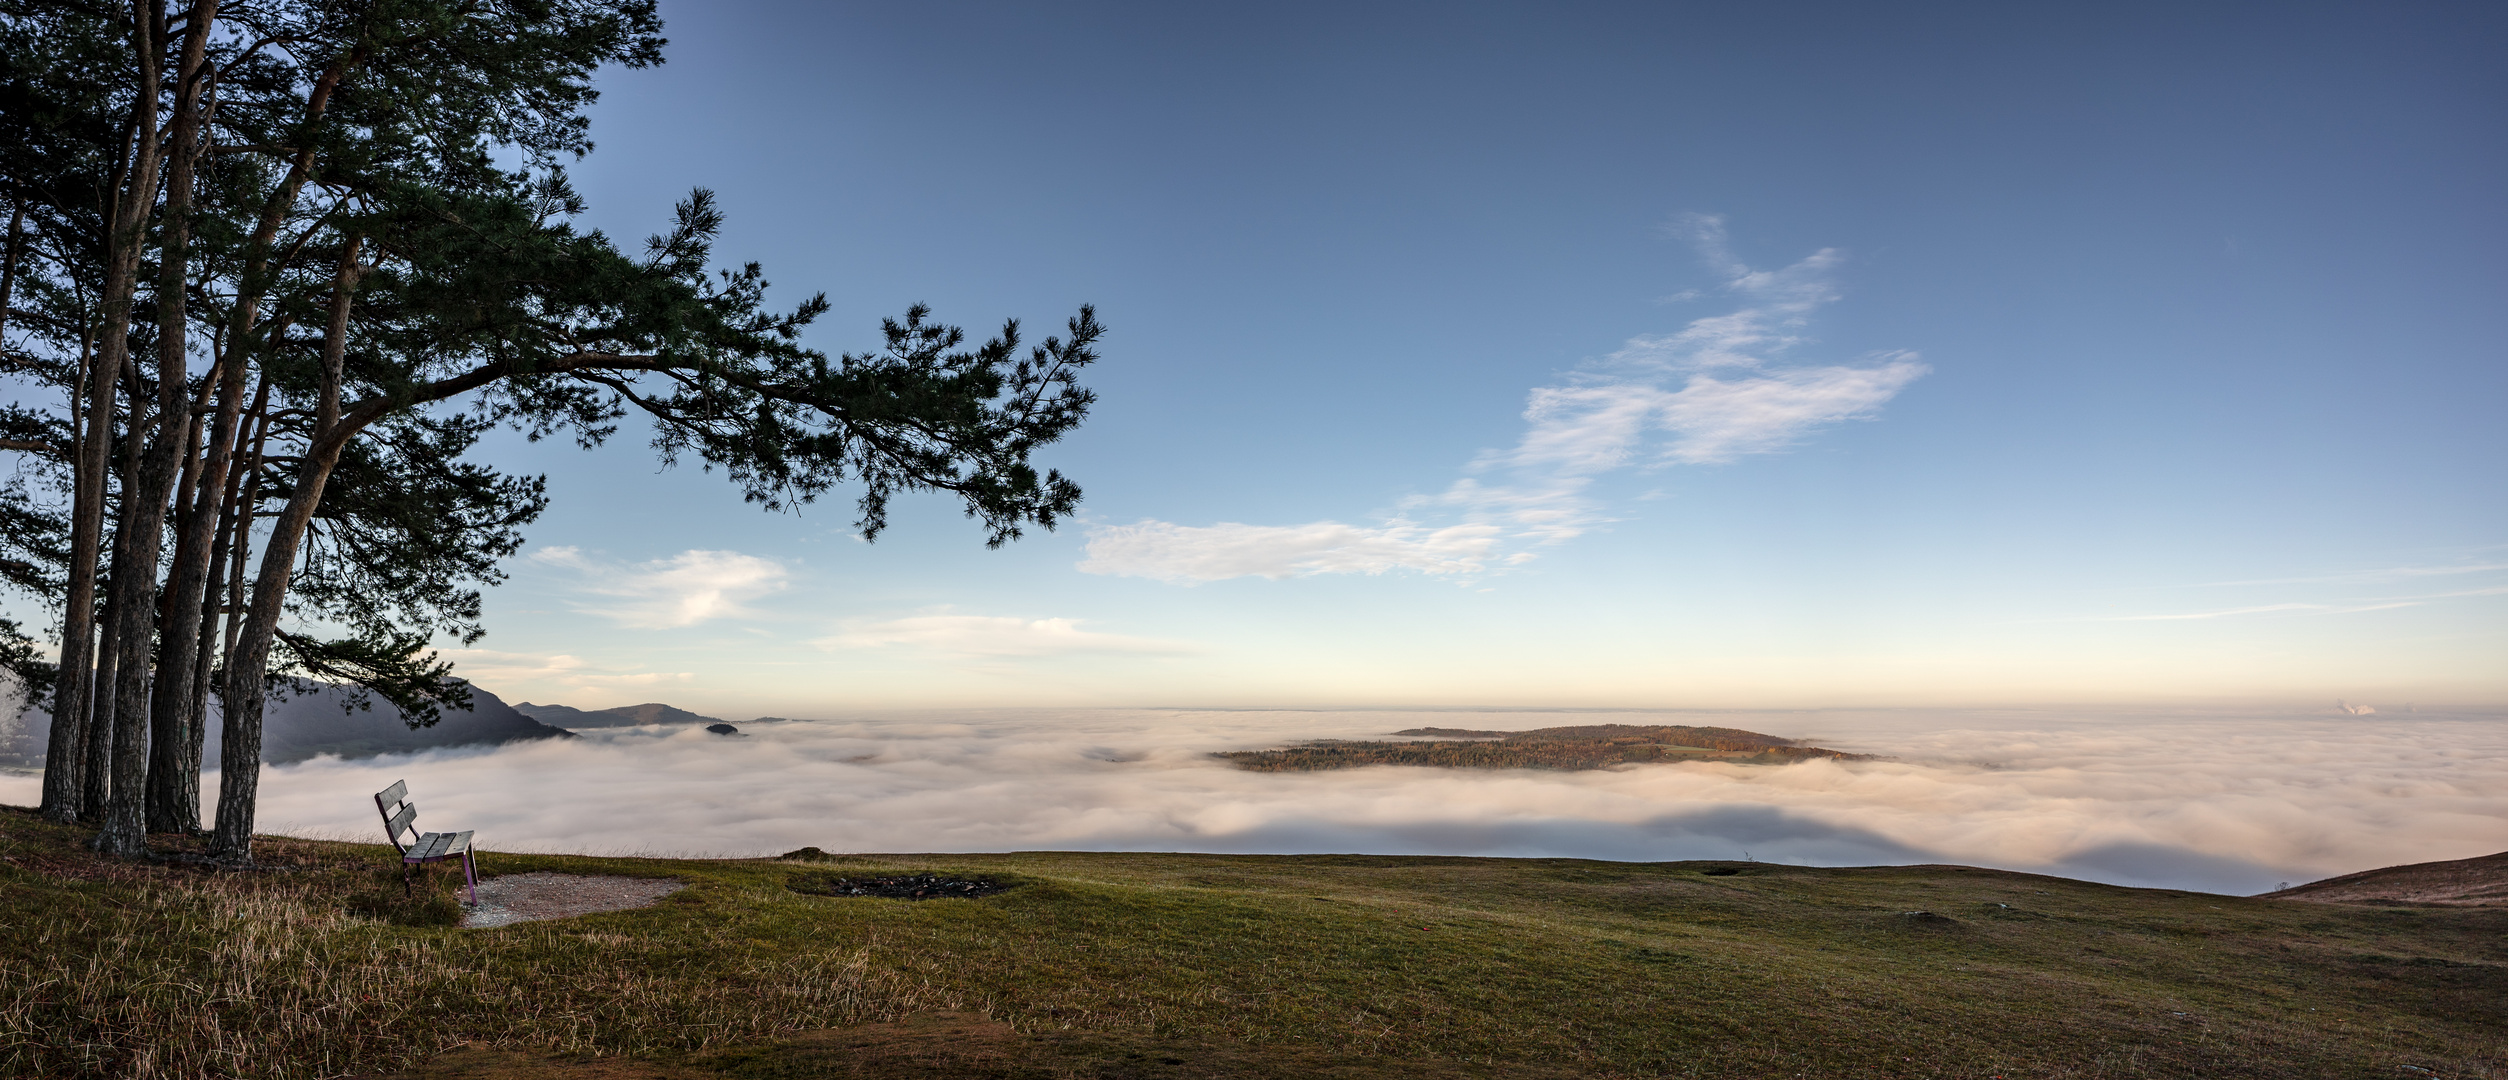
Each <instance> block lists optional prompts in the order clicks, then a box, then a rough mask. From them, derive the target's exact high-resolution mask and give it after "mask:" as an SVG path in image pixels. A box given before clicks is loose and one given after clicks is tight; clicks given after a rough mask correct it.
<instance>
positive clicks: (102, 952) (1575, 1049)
mask: <svg viewBox="0 0 2508 1080" xmlns="http://www.w3.org/2000/svg"><path fill="white" fill-rule="evenodd" d="M80 838H81V834H80V833H78V832H77V831H76V830H68V829H58V828H54V827H51V826H47V825H44V824H43V823H41V822H40V821H38V820H37V819H35V818H34V816H33V815H32V814H30V813H27V812H25V811H21V810H0V927H4V928H5V932H0V1075H7V1076H47V1077H50V1076H64V1077H66V1076H82V1075H95V1076H106V1075H111V1076H136V1077H191V1076H254V1077H261V1076H270V1077H280V1076H286V1077H303V1076H339V1075H348V1074H360V1073H377V1072H384V1071H389V1070H392V1069H397V1068H410V1067H416V1069H417V1071H415V1072H413V1073H410V1074H409V1075H413V1076H430V1077H435V1076H441V1077H450V1076H454V1075H462V1076H481V1077H485V1076H490V1075H494V1076H521V1075H535V1076H538V1075H570V1076H573V1075H580V1076H584V1077H592V1076H614V1077H629V1076H637V1077H645V1076H688V1077H754V1078H771V1077H802V1076H855V1075H862V1076H872V1075H878V1076H883V1077H900V1076H926V1075H929V1076H940V1075H951V1076H999V1077H1012V1076H1021V1077H1025V1076H1037V1077H1045V1076H1091V1077H1118V1076H1120V1077H1132V1076H1142V1077H1147V1076H1176V1077H1188V1076H1189V1077H1223V1076H1225V1077H1239V1076H1243V1077H1251V1076H1282V1075H1314V1076H1341V1077H1354V1078H1355V1077H1404V1078H1406V1080H1419V1078H1436V1077H1465V1076H1472V1077H1484V1076H1485V1077H1498V1076H1508V1077H1518V1076H1545V1075H1560V1076H1564V1075H1576V1076H1706V1077H1723V1076H1816V1077H1976V1078H1980V1080H1982V1078H1985V1077H1995V1076H2000V1077H2005V1078H2007V1080H2019V1078H2022V1077H2132V1076H2155V1077H2156V1076H2166V1077H2177V1076H2188V1077H2191V1076H2204V1077H2292V1076H2333V1077H2348V1076H2359V1077H2372V1076H2374V1077H2382V1078H2392V1077H2398V1076H2432V1075H2436V1076H2444V1077H2460V1078H2471V1077H2497V1076H2501V1075H2503V1073H2504V1072H2508V935H2503V931H2508V909H2503V908H2465V907H2452V908H2450V907H2411V906H2351V905H2328V904H2314V903H2292V902H2283V901H2271V900H2255V899H2241V898H2233V897H2223V896H2210V895H2203V894H2190V893H2180V892H2170V891H2157V890H2136V889H2124V888H2115V887H2109V886H2102V885H2093V884H2087V883H2083V882H2077V881H2069V880H2064V879H2058V878H2048V877H2038V876H2032V875H2027V874H2013V873H2003V872H1997V871H1988V870H1977V869H1968V868H1961V867H1949V866H1916V867H1892V868H1861V869H1806V868H1796V867H1781V866H1773V865H1765V864H1734V863H1657V864H1626V863H1604V862H1590V861H1583V860H1572V859H1532V860H1519V859H1466V858H1384V857H1362V856H1331V855H1317V856H1278V857H1262V856H1213V855H1159V854H1100V853H1085V854H1084V853H1016V854H1005V855H949V856H880V857H860V858H838V859H832V860H825V861H777V860H749V861H687V860H647V859H593V858H576V857H567V856H540V855H500V854H490V855H487V856H485V857H484V858H483V859H482V860H481V861H482V863H483V869H484V870H485V871H486V872H489V873H492V874H493V873H513V872H522V871H530V870H551V871H563V872H570V873H624V874H634V875H638V876H648V877H651V876H661V877H673V878H677V879H680V880H682V881H685V882H687V883H688V886H689V887H688V888H687V889H685V890H683V891H681V892H679V893H677V894H674V895H673V896H672V897H670V898H669V899H667V900H666V901H664V902H663V903H662V904H660V905H658V906H656V907H652V908H647V909H642V910H636V911H627V912H618V913H612V914H606V915H595V916H586V917H582V918H576V919H568V920H560V921H553V922H542V923H529V924H523V925H517V926H512V927H507V928H502V929H496V930H485V931H464V930H455V929H447V928H439V927H425V926H405V925H397V924H395V923H393V922H391V921H389V919H388V918H386V917H379V916H392V915H394V914H396V913H397V914H398V915H399V916H401V917H404V918H409V917H419V916H423V915H424V913H425V912H424V909H423V905H395V904H393V903H392V902H391V897H392V894H394V893H397V892H398V886H397V884H392V885H391V886H390V887H389V889H388V890H385V891H382V892H378V891H377V890H378V886H379V884H381V883H382V882H386V881H389V880H390V878H389V871H388V870H386V869H383V868H386V867H388V866H389V865H390V864H389V860H388V858H387V857H386V856H387V855H388V849H379V848H371V847H361V846H358V845H347V844H331V843H319V842H312V841H286V840H269V841H264V845H265V846H264V853H265V858H266V859H267V860H268V861H269V862H271V863H273V864H276V865H279V866H281V867H284V869H279V870H273V871H268V872H261V873H252V874H232V873H207V872H202V871H197V870H189V869H184V868H181V867H177V866H134V865H129V864H116V863H105V862H101V861H98V860H96V859H94V858H93V857H91V856H88V855H87V854H86V853H85V852H84V851H83V850H81V849H80V848H79V847H78V840H79V839H80ZM169 842H170V841H169ZM908 871H917V872H919V871H935V872H942V873H948V874H972V875H982V876H985V877H989V878H993V879H995V880H998V881H1002V882H1005V883H1013V884H1015V886H1016V887H1014V888H1012V889H1010V890H1009V891H1006V892H1003V893H1000V894H998V895H994V896H989V897H986V898H983V899H980V900H962V899H943V900H931V901H923V902H900V901H891V900H876V899H855V898H838V897H830V896H819V895H808V894H805V893H800V892H795V891H793V890H792V889H791V888H790V887H789V885H790V884H791V883H792V882H793V881H794V879H795V878H796V877H799V878H802V879H804V881H805V883H806V881H808V880H810V879H813V878H824V877H826V876H827V875H829V874H831V873H844V874H868V873H874V872H876V873H894V872H908ZM379 872H381V873H382V874H383V875H384V876H383V877H380V878H379V877H378V873H379ZM352 909H355V910H363V911H367V912H370V914H356V913H354V912H353V910H352ZM1910 911H1926V912H1931V913H1933V915H1934V917H1911V916H1909V915H1907V914H1905V913H1907V912H1910ZM940 1011H956V1012H960V1013H963V1014H973V1016H974V1018H975V1019H977V1020H989V1021H991V1022H994V1023H996V1024H1006V1025H1007V1027H997V1028H995V1029H994V1030H995V1031H996V1033H997V1034H998V1033H1005V1032H1006V1033H1008V1034H1002V1036H1001V1038H994V1039H990V1040H989V1041H988V1039H986V1038H977V1037H974V1036H972V1035H965V1036H947V1037H944V1038H940V1039H939V1040H938V1041H931V1040H927V1043H928V1044H929V1045H930V1046H932V1047H940V1048H944V1049H946V1053H942V1052H941V1051H940V1050H934V1051H933V1052H934V1053H941V1057H940V1058H931V1057H929V1055H926V1057H925V1058H914V1059H913V1060H918V1061H926V1062H927V1063H929V1062H930V1061H940V1062H942V1064H938V1065H933V1066H932V1068H931V1069H929V1070H920V1067H915V1068H909V1067H906V1066H905V1065H898V1066H897V1067H895V1068H883V1069H879V1070H873V1071H864V1069H865V1068H866V1067H867V1066H866V1064H865V1063H866V1062H867V1061H869V1060H870V1058H869V1057H866V1055H871V1056H876V1055H878V1054H880V1053H884V1052H885V1051H882V1050H880V1049H879V1047H880V1046H883V1045H888V1044H887V1043H882V1042H881V1039H883V1038H887V1036H879V1037H872V1036H867V1035H866V1036H856V1035H847V1034H845V1033H842V1032H839V1033H836V1034H833V1035H831V1034H829V1033H828V1032H827V1030H826V1029H847V1030H848V1031H851V1032H856V1033H859V1032H871V1031H875V1030H889V1029H887V1028H863V1027H854V1025H866V1024H869V1025H878V1024H881V1023H883V1022H888V1021H896V1020H899V1019H900V1018H912V1017H914V1016H915V1015H917V1014H929V1013H933V1012H940ZM911 1023H912V1020H911V1019H909V1024H911ZM891 1027H892V1028H893V1027H895V1025H891ZM897 1030H906V1029H904V1028H897ZM812 1032H817V1034H812ZM897 1038H898V1039H904V1038H906V1036H898V1037H897ZM831 1040H833V1041H831ZM1004 1040H1008V1041H1004ZM894 1041H895V1040H891V1042H894ZM908 1041H911V1040H908ZM463 1045H469V1046H473V1047H497V1048H505V1049H508V1050H514V1051H524V1052H527V1053H528V1055H530V1056H528V1057H526V1058H519V1059H501V1060H507V1061H508V1063H509V1064H510V1062H511V1061H515V1060H521V1061H538V1062H541V1063H542V1064H541V1065H540V1066H538V1067H536V1068H537V1071H524V1072H515V1071H510V1070H508V1071H497V1068H501V1066H499V1067H490V1066H491V1065H492V1064H493V1063H490V1064H486V1065H483V1064H480V1061H481V1060H484V1059H477V1058H475V1057H472V1058H464V1057H462V1056H460V1055H456V1056H455V1057H452V1058H437V1055H439V1054H442V1053H443V1052H445V1051H447V1050H449V1049H452V1048H454V1047H458V1046H463ZM899 1045H902V1043H900V1044H899ZM917 1045H924V1044H917ZM987 1047H990V1048H991V1049H986V1048H987ZM1005 1048H1006V1049H1005ZM978 1051H982V1053H985V1054H991V1055H992V1056H991V1057H981V1059H980V1060H979V1059H978V1057H980V1055H978V1057H967V1056H965V1055H971V1054H977V1053H978ZM471 1053H472V1054H473V1055H475V1054H477V1053H478V1051H472V1052H471ZM900 1053H902V1051H901V1052H900ZM552 1054H554V1055H561V1056H565V1055H571V1056H573V1057H574V1058H578V1059H581V1058H594V1057H597V1058H598V1059H599V1061H598V1062H596V1063H594V1064H591V1065H572V1066H570V1065H564V1064H562V1063H559V1064H550V1063H549V1061H548V1059H547V1058H545V1055H552ZM951 1054H957V1055H960V1056H959V1057H955V1058H953V1057H950V1056H949V1055H951ZM911 1057H912V1055H907V1056H905V1057H898V1058H896V1059H895V1060H896V1061H898V1062H905V1061H907V1060H908V1058H911ZM430 1060H433V1061H435V1064H432V1065H422V1064H421V1063H424V1062H428V1061H430ZM882 1060H888V1059H882ZM464 1061H468V1062H470V1064H468V1065H464V1064H462V1062H464ZM950 1062H955V1064H950ZM448 1063H450V1064H448ZM474 1066H476V1067H475V1068H474ZM465 1069H467V1070H469V1071H463V1070H465ZM919 1070H920V1071H919ZM2413 1070H2424V1071H2413Z"/></svg>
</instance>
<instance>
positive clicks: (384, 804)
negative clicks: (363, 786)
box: [374, 780, 409, 810]
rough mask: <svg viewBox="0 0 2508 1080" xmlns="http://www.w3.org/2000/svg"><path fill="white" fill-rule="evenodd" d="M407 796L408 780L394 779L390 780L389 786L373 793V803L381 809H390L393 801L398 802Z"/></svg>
mask: <svg viewBox="0 0 2508 1080" xmlns="http://www.w3.org/2000/svg"><path fill="white" fill-rule="evenodd" d="M408 796H409V781H407V780H394V781H392V786H391V787H388V788H384V789H383V790H381V791H378V792H376V793H375V796H374V804H375V805H376V806H378V807H381V808H382V809H385V810H390V809H391V808H392V806H393V804H394V803H398V802H400V801H401V800H402V799H404V798H407V797H408Z"/></svg>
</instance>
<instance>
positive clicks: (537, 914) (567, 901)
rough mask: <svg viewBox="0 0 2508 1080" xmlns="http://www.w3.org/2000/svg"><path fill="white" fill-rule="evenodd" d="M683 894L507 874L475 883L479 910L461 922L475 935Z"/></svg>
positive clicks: (647, 882)
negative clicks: (673, 894) (490, 928)
mask: <svg viewBox="0 0 2508 1080" xmlns="http://www.w3.org/2000/svg"><path fill="white" fill-rule="evenodd" d="M682 888H685V886H684V885H682V884H681V883H680V882H677V881H673V880H671V879H669V878H631V877H609V876H598V877H596V876H590V875H585V874H506V875H504V876H503V877H492V878H489V879H487V880H485V881H482V882H480V883H479V906H478V907H475V908H471V909H470V913H469V914H467V915H464V916H463V917H462V925H463V926H465V927H469V928H470V929H473V930H483V929H487V928H489V927H494V926H511V925H513V924H514V923H518V922H531V921H534V920H537V919H563V918H567V917H569V916H573V915H590V914H592V913H594V912H599V911H625V910H627V909H629V908H640V907H651V906H652V905H653V903H654V902H655V901H657V900H660V899H661V898H663V897H665V896H668V895H670V894H672V893H675V892H678V891H679V890H680V889H682Z"/></svg>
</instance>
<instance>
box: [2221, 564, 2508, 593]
mask: <svg viewBox="0 0 2508 1080" xmlns="http://www.w3.org/2000/svg"><path fill="white" fill-rule="evenodd" d="M2503 570H2508V563H2498V562H2489V563H2452V564H2448V565H2444V566H2384V567H2379V568H2377V569H2374V570H2346V571H2341V572H2337V573H2331V574H2320V575H2317V576H2314V577H2284V578H2256V579H2254V580H2251V581H2205V582H2199V583H2197V584H2195V585H2191V586H2187V587H2188V588H2197V589H2209V588H2227V587H2232V586H2239V585H2373V584H2378V583H2381V582H2388V581H2411V580H2415V579H2418V578H2427V577H2454V576H2457V575H2461V574H2490V573H2498V572H2500V571H2503Z"/></svg>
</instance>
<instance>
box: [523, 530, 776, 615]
mask: <svg viewBox="0 0 2508 1080" xmlns="http://www.w3.org/2000/svg"><path fill="white" fill-rule="evenodd" d="M531 557H532V560H533V561H535V562H539V563H542V564H545V565H549V566H558V567H564V568H566V569H569V570H574V571H577V572H579V573H581V574H582V575H583V576H584V583H583V585H582V589H583V591H584V592H586V593H589V594H591V595H593V596H596V597H602V598H604V599H599V600H593V601H587V602H578V603H577V604H576V608H577V610H580V611H584V612H588V613H591V614H595V615H600V616H602V617H604V618H607V619H610V620H612V621H614V622H617V623H618V624H619V625H621V626H628V627H634V628H637V629H643V630H667V629H672V628H676V627H682V626H694V625H696V624H698V623H701V622H706V621H708V620H712V619H724V618H737V617H742V616H748V615H753V614H755V613H754V612H752V611H751V610H750V609H749V608H748V607H747V606H746V604H747V602H748V601H750V600H754V599H757V598H758V597H761V596H765V595H767V594H769V593H772V592H776V591H778V590H780V589H782V588H783V587H784V578H785V573H784V567H783V564H781V563H778V562H776V561H775V560H773V559H762V558H759V557H757V556H755V555H743V554H741V553H739V552H737V551H699V550H690V551H683V552H680V553H679V554H677V555H673V556H671V557H670V558H667V559H655V560H652V561H650V562H641V563H634V564H626V563H615V562H608V561H605V560H600V559H595V558H593V557H591V556H588V555H585V554H584V552H583V550H582V549H580V548H574V547H551V548H543V549H541V550H540V551H538V552H536V553H534V554H533V555H532V556H531Z"/></svg>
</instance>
